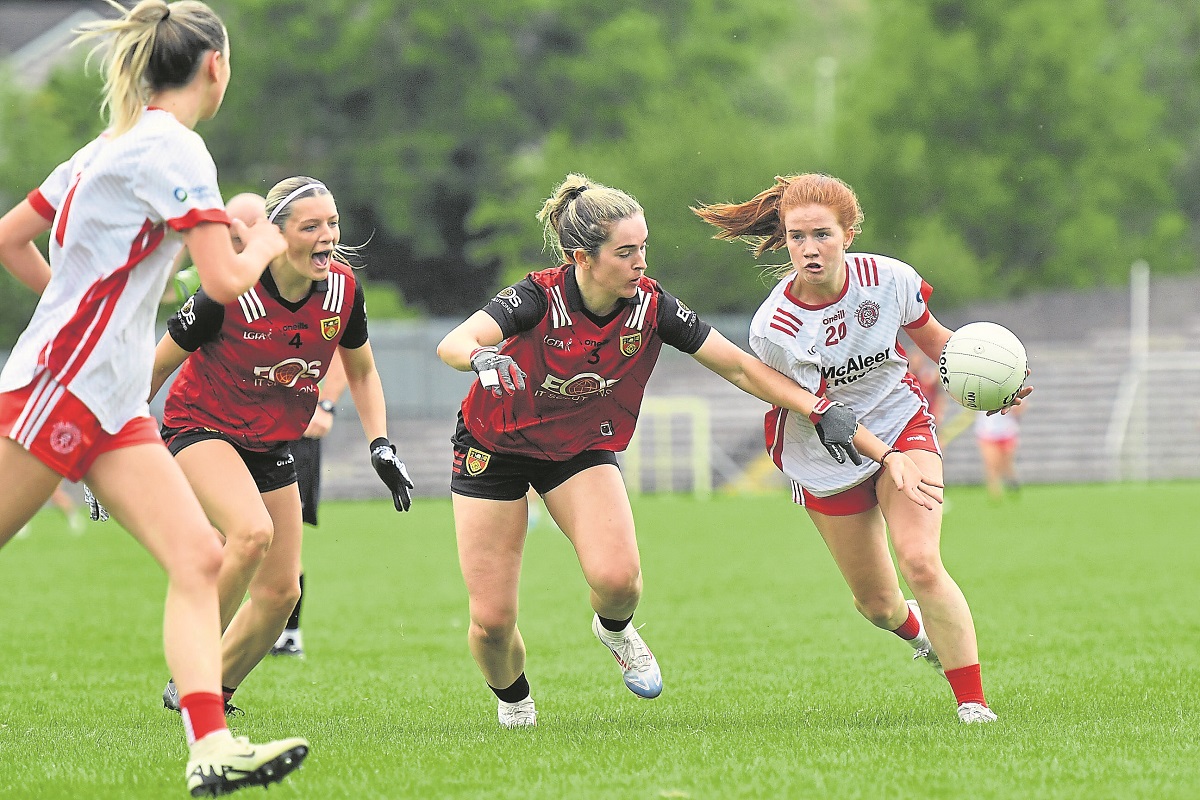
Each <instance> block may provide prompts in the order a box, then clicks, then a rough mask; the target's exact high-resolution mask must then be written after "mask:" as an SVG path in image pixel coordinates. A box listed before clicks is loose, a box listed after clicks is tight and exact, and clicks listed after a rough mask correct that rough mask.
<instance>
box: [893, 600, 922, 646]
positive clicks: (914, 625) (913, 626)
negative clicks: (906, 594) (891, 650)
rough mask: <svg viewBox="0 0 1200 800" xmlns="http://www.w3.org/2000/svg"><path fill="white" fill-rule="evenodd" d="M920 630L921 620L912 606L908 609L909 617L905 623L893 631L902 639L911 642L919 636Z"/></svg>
mask: <svg viewBox="0 0 1200 800" xmlns="http://www.w3.org/2000/svg"><path fill="white" fill-rule="evenodd" d="M920 632H921V621H920V620H918V619H917V615H916V614H914V613H913V610H912V609H911V608H910V609H908V619H906V620H904V624H903V625H901V626H900V627H899V628H896V629H895V630H893V631H892V633H894V634H896V635H897V636H899V637H900V638H901V639H904V640H906V641H910V642H911V641H912V640H913V639H915V638H917V635H918V634H919V633H920Z"/></svg>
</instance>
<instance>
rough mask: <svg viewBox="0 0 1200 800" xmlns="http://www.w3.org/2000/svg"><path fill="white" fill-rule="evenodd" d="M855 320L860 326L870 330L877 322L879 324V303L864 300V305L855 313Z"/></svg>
mask: <svg viewBox="0 0 1200 800" xmlns="http://www.w3.org/2000/svg"><path fill="white" fill-rule="evenodd" d="M854 318H855V319H857V320H858V324H859V325H862V326H863V327H864V328H869V327H871V326H872V325H874V324H875V323H876V322H879V303H875V302H872V301H871V300H864V301H863V304H862V305H861V306H859V307H858V310H857V311H855V312H854Z"/></svg>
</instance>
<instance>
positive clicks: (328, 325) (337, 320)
mask: <svg viewBox="0 0 1200 800" xmlns="http://www.w3.org/2000/svg"><path fill="white" fill-rule="evenodd" d="M341 329H342V318H341V317H330V318H329V319H323V320H321V335H322V336H324V337H325V341H327V342H331V341H333V337H335V336H337V335H338V331H340V330H341Z"/></svg>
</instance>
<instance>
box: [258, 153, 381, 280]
mask: <svg viewBox="0 0 1200 800" xmlns="http://www.w3.org/2000/svg"><path fill="white" fill-rule="evenodd" d="M326 194H327V195H329V196H330V198H333V192H331V191H329V187H327V186H326V185H325V184H324V183H322V182H321V181H319V180H317V179H316V178H310V177H308V176H306V175H296V176H294V177H291V178H284V179H283V180H281V181H280V182H279V183H277V184H275V185H274V186H272V187H271V191H269V192H267V200H266V209H265V210H266V212H267V219H268V220H270V221H271V224H273V225H275V226H276V227H277V228H279V230H280V232H282V231H283V229H284V228H285V227H286V226H287V221H288V220H289V219H290V218H291V216H292V207H293V206H294V205H295V203H296V201H297V200H303V199H305V198H308V197H319V196H321V195H326ZM334 202H336V200H335V201H334ZM366 244H367V243H366V242H363V243H362V244H358V245H350V244H342V243H341V242H340V241H339V242H338V243H337V244H335V245H334V246H333V255H334V257H335V258H336V259H337V260H338V261H341V262H342V263H343V264H345V265H346V266H361V263H360V264H358V265H355V264H354V261H355V260H357V261H359V262H361V261H362V249H363V248H364V247H365V246H366Z"/></svg>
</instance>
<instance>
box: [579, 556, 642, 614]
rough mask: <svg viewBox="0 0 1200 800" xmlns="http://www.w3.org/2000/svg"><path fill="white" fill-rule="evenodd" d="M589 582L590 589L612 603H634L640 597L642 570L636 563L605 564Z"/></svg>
mask: <svg viewBox="0 0 1200 800" xmlns="http://www.w3.org/2000/svg"><path fill="white" fill-rule="evenodd" d="M589 582H590V584H591V587H592V591H594V592H595V593H596V594H597V595H599V596H601V597H603V598H604V599H605V600H607V601H608V602H609V603H610V604H613V605H629V604H631V603H632V604H635V605H636V603H637V601H638V600H640V599H641V597H642V571H641V569H639V568H638V566H637V565H636V564H632V565H628V566H625V567H622V566H620V565H616V564H613V565H607V566H606V567H605V568H604V569H603V570H602V571H600V572H599V573H596V574H593V575H592V576H591V580H590V581H589Z"/></svg>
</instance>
